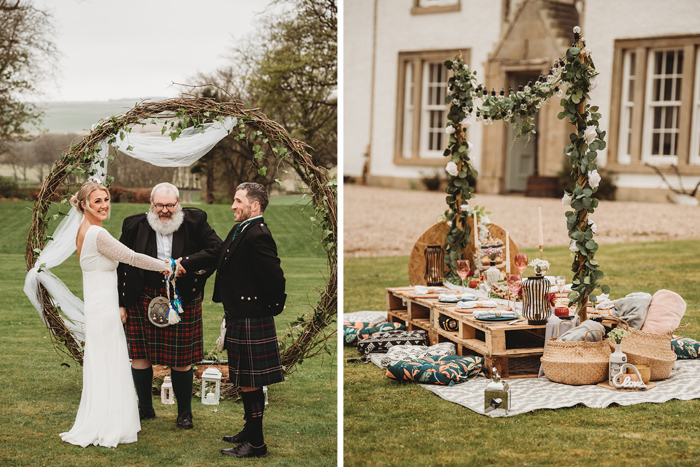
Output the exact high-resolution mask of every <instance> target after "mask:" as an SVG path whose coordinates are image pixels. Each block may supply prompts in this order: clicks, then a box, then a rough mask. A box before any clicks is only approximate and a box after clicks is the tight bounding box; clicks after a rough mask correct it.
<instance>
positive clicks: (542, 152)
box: [343, 0, 700, 201]
mask: <svg viewBox="0 0 700 467" xmlns="http://www.w3.org/2000/svg"><path fill="white" fill-rule="evenodd" d="M576 25H578V26H580V27H581V30H582V36H583V37H584V38H586V45H587V48H588V49H589V50H590V51H591V52H592V58H593V60H594V62H595V66H596V70H597V71H598V72H599V73H600V77H599V84H598V86H597V88H596V89H595V90H594V91H592V92H591V104H592V105H597V106H599V107H600V111H599V112H600V113H601V114H602V116H603V118H602V120H601V129H603V130H605V131H606V132H607V136H606V142H607V148H606V149H605V150H603V151H599V153H598V163H599V165H600V166H602V167H604V168H605V169H606V171H607V172H608V173H612V174H614V175H612V176H613V179H614V180H615V183H616V185H617V187H618V189H617V199H623V200H640V201H665V200H666V197H667V195H668V194H669V193H670V190H669V189H668V188H667V185H666V184H665V183H664V182H663V181H662V179H661V178H660V177H659V175H658V174H657V173H656V172H655V171H654V170H653V169H652V168H650V167H649V165H648V164H651V165H654V166H656V167H657V168H659V170H661V171H662V172H664V173H666V174H668V175H667V176H666V178H667V180H668V181H669V182H670V183H671V184H672V185H673V186H674V187H675V188H677V187H678V186H679V184H682V186H683V187H684V188H686V189H688V188H690V189H692V188H693V187H694V186H695V185H696V184H697V183H698V181H700V60H699V57H698V53H700V9H698V8H697V6H696V2H695V1H694V0H676V1H674V2H670V3H666V2H658V1H654V0H616V1H614V2H611V1H608V0H578V1H577V0H490V1H485V0H352V1H346V2H345V3H344V10H343V27H344V31H343V44H344V48H343V50H344V51H343V66H344V73H343V79H344V81H343V105H344V110H343V127H344V128H343V129H344V139H343V171H344V175H345V176H346V177H348V178H350V179H355V180H364V181H365V182H366V183H368V184H371V185H378V186H390V187H400V188H417V189H422V188H423V184H422V182H421V179H422V178H424V177H426V176H430V175H440V176H442V177H443V178H444V177H445V176H446V175H445V171H444V167H445V164H446V162H447V161H446V160H445V158H444V157H443V156H442V152H443V150H444V145H445V143H446V135H445V133H444V128H445V118H446V115H447V106H446V105H445V104H444V96H445V93H446V81H447V79H448V78H449V75H448V74H447V70H446V69H445V68H444V67H443V65H442V63H443V62H444V61H445V60H447V59H450V58H452V57H454V56H455V55H456V54H457V53H460V52H461V54H462V56H463V58H464V60H465V62H466V63H467V64H468V65H469V67H470V69H471V70H475V71H477V79H478V81H479V82H481V83H484V84H485V85H486V86H487V87H488V89H494V90H496V92H500V90H501V89H504V90H505V92H506V93H507V92H508V90H509V88H512V89H517V86H518V84H526V83H527V82H528V81H530V80H535V79H537V77H538V76H539V75H540V74H547V72H548V71H549V68H550V67H551V66H552V64H553V63H554V61H555V60H557V59H559V58H561V57H564V56H565V53H566V50H567V48H568V47H569V46H570V45H571V42H572V40H573V33H572V28H573V27H574V26H576ZM560 110H561V107H560V105H559V100H558V99H557V98H553V99H550V101H548V102H547V104H545V105H544V106H543V107H542V108H541V109H540V112H539V114H538V116H537V122H536V125H537V135H536V136H535V137H532V138H530V140H529V141H526V140H525V139H521V140H514V134H515V132H514V131H513V129H512V128H510V127H508V126H506V125H504V124H503V123H502V122H496V123H495V124H493V125H489V126H484V125H481V124H476V125H474V126H472V128H471V129H470V130H469V134H468V139H469V141H470V142H471V143H472V144H473V145H474V149H473V151H472V153H471V157H472V161H473V164H474V166H475V167H476V168H477V170H478V171H479V178H478V181H477V191H478V192H481V193H510V192H524V193H526V194H529V195H535V196H537V195H541V194H545V193H548V192H549V193H550V194H556V190H553V188H552V187H553V177H555V176H556V175H557V173H558V172H560V171H562V170H563V168H564V165H565V161H566V157H565V155H564V153H563V148H564V146H565V145H566V144H568V141H569V133H570V132H571V130H572V127H571V126H570V125H569V124H568V123H566V122H564V121H561V120H558V119H557V114H558V113H559V112H560ZM676 172H677V173H676Z"/></svg>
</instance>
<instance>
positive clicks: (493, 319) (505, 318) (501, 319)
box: [476, 316, 520, 321]
mask: <svg viewBox="0 0 700 467" xmlns="http://www.w3.org/2000/svg"><path fill="white" fill-rule="evenodd" d="M518 318H520V316H516V317H514V318H512V317H510V316H501V317H498V318H497V317H495V316H494V317H492V318H476V319H478V320H479V321H513V320H514V319H518Z"/></svg>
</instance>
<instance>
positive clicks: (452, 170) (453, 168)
mask: <svg viewBox="0 0 700 467" xmlns="http://www.w3.org/2000/svg"><path fill="white" fill-rule="evenodd" d="M445 170H447V173H448V174H450V175H452V176H453V177H456V176H457V174H458V173H459V169H458V168H457V164H455V163H454V162H452V161H450V162H448V163H447V167H445Z"/></svg>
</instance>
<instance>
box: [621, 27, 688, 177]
mask: <svg viewBox="0 0 700 467" xmlns="http://www.w3.org/2000/svg"><path fill="white" fill-rule="evenodd" d="M699 51H700V35H698V36H678V37H658V38H648V39H620V40H616V41H615V58H614V63H615V65H614V72H613V73H614V76H613V102H612V105H611V126H610V136H609V139H610V142H611V143H612V144H611V145H610V153H609V159H608V160H609V162H610V164H611V168H613V169H615V168H616V167H615V166H616V165H621V166H625V167H628V168H627V169H624V168H623V167H617V168H618V169H620V170H631V171H632V172H636V173H647V172H646V171H647V170H648V169H645V170H642V169H643V166H644V164H652V165H656V166H670V165H677V166H678V167H679V168H680V170H681V173H686V174H691V173H692V174H700V136H699V134H700V95H699V94H700V55H699V54H700V52H699ZM635 167H639V169H635Z"/></svg>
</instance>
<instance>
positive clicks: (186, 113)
mask: <svg viewBox="0 0 700 467" xmlns="http://www.w3.org/2000/svg"><path fill="white" fill-rule="evenodd" d="M229 116H233V117H236V118H237V119H238V124H237V126H236V127H234V129H233V130H232V133H234V134H235V132H236V131H238V132H239V133H238V136H237V137H238V138H245V139H247V138H248V137H247V136H246V133H245V130H246V128H248V129H250V130H252V131H251V134H252V135H253V136H259V137H262V138H263V142H265V143H267V144H269V145H270V146H271V147H272V152H273V154H274V157H276V158H277V159H281V160H287V161H289V162H290V163H292V164H293V165H294V166H295V168H297V170H299V171H300V172H302V173H303V174H304V176H305V178H306V179H307V180H310V181H311V182H310V186H309V190H310V192H311V196H312V199H313V203H314V206H315V216H314V219H313V221H314V223H313V228H319V229H320V231H321V243H322V245H323V248H324V250H325V251H326V254H327V258H328V266H329V276H328V281H327V283H326V286H325V288H323V289H320V288H319V289H318V292H319V294H320V296H319V299H318V301H317V302H316V304H315V305H314V306H313V308H312V310H311V311H309V312H307V313H306V314H304V315H303V316H302V317H300V318H298V319H297V320H296V321H295V322H294V323H293V331H292V329H290V330H289V331H288V332H287V333H286V335H285V336H284V337H283V338H282V339H281V342H280V347H281V348H282V364H283V365H284V367H285V371H286V372H290V371H291V369H292V368H293V367H294V365H295V364H296V363H298V362H300V361H302V360H303V359H304V358H307V357H310V356H313V355H316V354H317V353H319V352H321V351H322V350H319V345H321V349H323V348H325V347H326V344H327V342H328V339H329V338H330V337H331V336H332V335H333V334H334V332H333V331H331V332H330V333H327V332H325V331H324V330H325V328H327V327H328V325H329V324H330V323H331V322H332V321H333V319H334V317H335V315H336V314H337V299H338V284H337V238H338V235H337V225H338V223H337V182H336V181H335V180H334V179H332V178H331V177H330V175H329V172H328V170H327V169H325V168H323V167H317V166H316V165H314V164H313V162H312V159H311V156H310V155H309V153H308V152H307V149H310V148H309V147H308V145H306V144H304V143H302V142H301V141H299V140H297V139H295V138H292V137H291V136H290V135H289V134H288V132H287V131H286V130H285V129H284V127H282V125H280V124H279V123H277V122H274V121H272V120H270V119H268V118H267V117H266V116H265V114H264V113H262V112H261V111H260V110H259V109H250V108H247V107H246V106H245V105H243V104H242V103H240V102H235V101H234V102H225V103H220V102H216V101H214V100H212V99H207V98H186V99H168V100H164V101H156V102H143V103H140V104H137V105H136V106H135V107H134V108H133V109H131V110H129V111H128V112H126V113H124V114H121V115H117V116H113V117H110V118H107V119H104V120H102V121H100V122H98V124H97V125H96V127H95V129H94V130H93V131H92V132H91V133H90V134H89V135H87V136H85V137H84V138H83V139H82V140H81V141H80V142H79V143H78V144H77V145H75V146H71V148H70V150H69V151H68V152H67V153H66V154H65V155H64V156H63V157H62V158H61V159H60V160H59V161H57V162H56V164H55V165H54V167H53V170H52V171H51V172H50V173H49V175H47V177H46V178H45V179H44V183H43V185H42V187H41V190H40V192H39V196H38V198H37V200H36V202H35V204H34V213H33V216H32V224H31V226H30V229H29V234H28V236H27V246H26V251H25V260H26V264H27V270H28V271H29V270H30V269H31V268H32V267H33V266H34V264H35V263H36V259H37V257H38V255H39V253H40V252H41V250H42V249H43V248H44V246H45V244H46V241H47V238H46V226H47V225H48V223H49V222H50V221H51V219H52V216H49V215H48V212H49V207H50V206H51V200H52V199H53V198H54V197H55V196H57V195H58V194H59V190H60V188H61V187H62V186H63V185H64V184H65V182H66V178H67V177H68V175H69V174H71V173H74V174H78V175H82V174H87V173H89V171H90V169H89V168H90V166H91V164H92V162H93V161H94V160H95V158H96V157H97V151H98V149H99V143H100V142H101V141H102V140H104V139H105V138H107V139H108V141H109V142H110V143H112V142H114V141H116V139H117V136H118V135H120V134H121V133H123V132H130V131H131V128H132V127H133V126H135V125H142V124H144V123H148V122H149V121H151V120H153V119H169V120H168V122H169V123H166V126H164V127H163V132H166V131H169V134H170V136H171V137H172V138H173V139H176V138H177V137H178V136H179V135H180V133H181V132H182V130H184V129H185V128H190V127H199V126H201V125H203V124H205V123H211V122H216V121H222V120H223V119H224V118H226V117H229ZM256 158H258V159H264V158H265V154H264V153H262V152H258V154H257V155H256ZM260 170H261V171H265V170H267V169H266V167H264V166H263V167H261V168H260ZM109 182H110V180H109V179H108V181H107V183H109ZM40 296H41V302H42V305H43V306H42V313H43V316H44V318H45V321H46V323H47V327H48V329H49V331H50V334H51V336H52V343H53V345H54V348H55V349H56V350H58V351H62V352H65V353H67V354H68V355H69V356H70V357H72V358H73V359H75V360H76V361H77V362H78V363H80V364H81V365H82V362H83V349H82V346H81V344H80V343H79V342H78V341H76V340H75V338H74V336H73V335H72V334H71V332H70V330H69V329H68V328H67V327H66V325H65V323H64V322H63V320H62V319H61V317H60V316H59V310H58V309H57V307H56V306H55V305H54V304H53V301H52V299H51V297H50V295H49V293H48V292H47V290H46V289H45V288H44V287H43V286H40Z"/></svg>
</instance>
